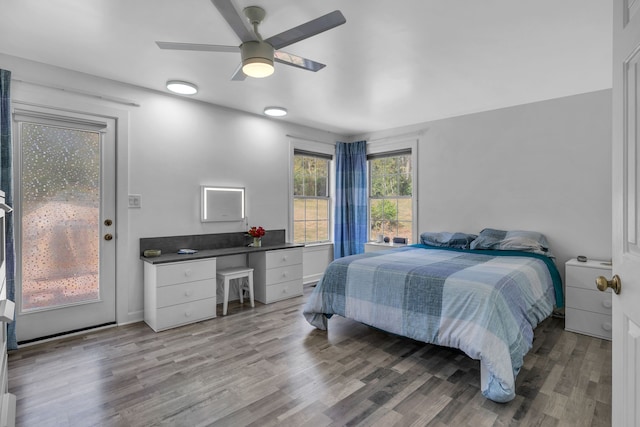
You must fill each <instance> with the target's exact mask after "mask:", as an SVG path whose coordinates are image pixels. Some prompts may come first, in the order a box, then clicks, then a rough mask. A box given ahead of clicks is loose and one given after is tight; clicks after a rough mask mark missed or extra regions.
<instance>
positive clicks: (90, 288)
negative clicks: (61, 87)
mask: <svg viewBox="0 0 640 427" xmlns="http://www.w3.org/2000/svg"><path fill="white" fill-rule="evenodd" d="M21 126H22V129H21V132H20V135H21V150H22V152H21V160H22V162H21V163H22V168H21V170H22V176H21V179H22V184H21V185H22V187H21V189H22V191H21V203H22V254H21V255H22V263H21V264H22V310H23V311H29V310H37V309H47V308H54V307H59V306H65V305H70V304H77V303H82V302H90V301H96V300H98V299H99V298H100V286H99V283H100V281H99V271H100V268H99V267H100V232H101V229H100V177H101V173H100V164H101V163H100V138H101V136H100V133H99V132H95V131H86V130H82V129H71V128H63V127H56V126H49V125H43V124H37V123H22V124H21Z"/></svg>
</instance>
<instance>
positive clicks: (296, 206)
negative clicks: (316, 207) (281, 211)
mask: <svg viewBox="0 0 640 427" xmlns="http://www.w3.org/2000/svg"><path fill="white" fill-rule="evenodd" d="M304 205H305V203H304V199H298V198H295V199H293V220H294V221H304Z"/></svg>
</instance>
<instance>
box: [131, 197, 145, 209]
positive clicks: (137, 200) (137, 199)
mask: <svg viewBox="0 0 640 427" xmlns="http://www.w3.org/2000/svg"><path fill="white" fill-rule="evenodd" d="M141 198H142V197H141V196H140V194H129V207H130V208H139V207H140V200H141Z"/></svg>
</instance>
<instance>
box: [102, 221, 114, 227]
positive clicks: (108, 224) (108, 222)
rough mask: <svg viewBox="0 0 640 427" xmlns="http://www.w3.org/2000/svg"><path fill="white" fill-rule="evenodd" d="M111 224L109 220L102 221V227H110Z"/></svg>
mask: <svg viewBox="0 0 640 427" xmlns="http://www.w3.org/2000/svg"><path fill="white" fill-rule="evenodd" d="M111 224H113V221H111V220H110V219H105V220H104V225H106V226H107V227H109V226H111Z"/></svg>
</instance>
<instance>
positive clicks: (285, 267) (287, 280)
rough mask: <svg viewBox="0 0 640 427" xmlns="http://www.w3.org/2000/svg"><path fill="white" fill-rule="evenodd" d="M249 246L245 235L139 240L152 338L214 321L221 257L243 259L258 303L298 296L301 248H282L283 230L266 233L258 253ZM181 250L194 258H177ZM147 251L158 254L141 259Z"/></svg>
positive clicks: (285, 244)
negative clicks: (250, 270) (153, 333)
mask: <svg viewBox="0 0 640 427" xmlns="http://www.w3.org/2000/svg"><path fill="white" fill-rule="evenodd" d="M252 241H253V239H250V238H247V236H246V234H245V233H222V234H208V235H194V236H174V237H154V238H143V239H140V254H141V256H140V258H141V259H142V261H144V263H143V264H144V320H145V322H146V323H147V324H148V325H149V326H150V327H151V328H152V329H153V330H154V331H156V332H157V331H161V330H165V329H169V328H174V327H177V326H181V325H185V324H188V323H193V322H198V321H201V320H205V319H210V318H213V317H216V304H217V299H216V289H217V283H216V265H217V262H216V260H217V258H220V257H223V256H230V255H246V256H247V265H249V266H250V267H252V268H253V269H254V292H255V299H256V300H257V301H260V302H262V303H264V304H268V303H271V302H275V301H279V300H282V299H286V298H291V297H294V296H299V295H302V248H303V247H304V245H300V244H293V243H287V242H285V241H284V230H267V235H266V236H265V238H263V245H262V246H261V247H257V248H254V247H252V246H247V244H249V242H252ZM224 245H230V246H224ZM182 248H188V249H195V250H197V251H198V252H197V253H195V254H184V255H182V254H178V253H177V251H178V249H182ZM146 249H160V250H161V251H162V254H161V255H160V256H157V257H145V256H143V255H142V254H143V253H144V251H145V250H146Z"/></svg>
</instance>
